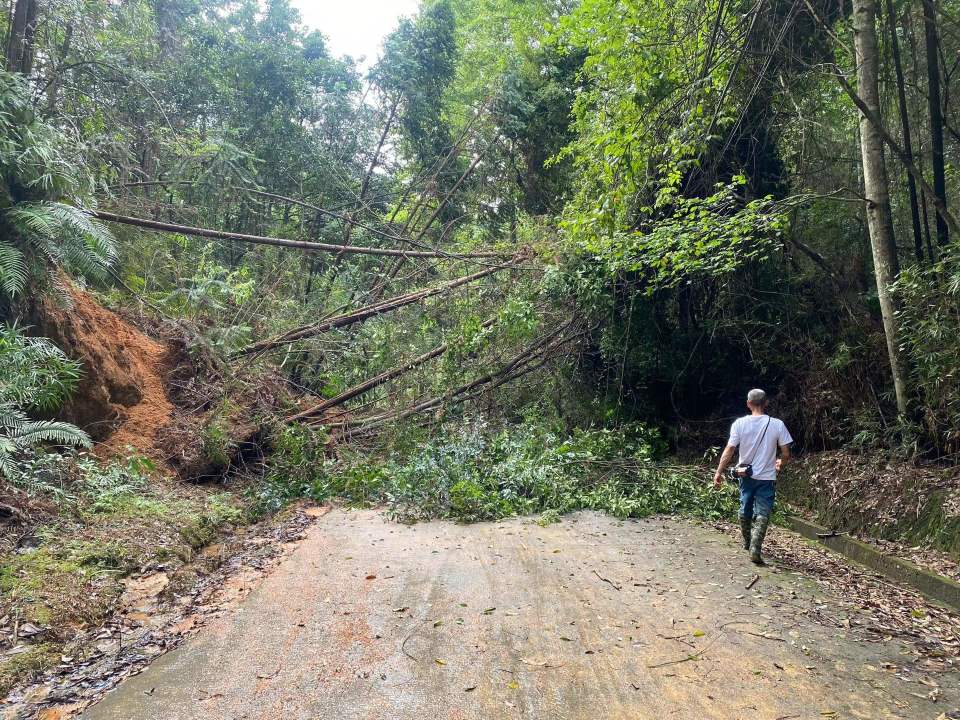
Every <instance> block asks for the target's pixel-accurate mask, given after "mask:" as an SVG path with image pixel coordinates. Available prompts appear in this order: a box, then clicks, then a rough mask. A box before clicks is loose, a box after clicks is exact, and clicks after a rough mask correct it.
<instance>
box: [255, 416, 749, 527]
mask: <svg viewBox="0 0 960 720" xmlns="http://www.w3.org/2000/svg"><path fill="white" fill-rule="evenodd" d="M315 447H317V442H316V438H311V437H309V436H308V435H305V434H304V433H303V431H293V430H286V431H285V432H283V434H282V436H281V438H280V440H279V445H278V447H277V450H278V453H277V456H276V457H277V458H278V461H277V462H276V463H275V464H274V465H273V467H272V468H271V471H270V473H269V475H268V478H267V481H266V482H265V483H264V484H263V485H262V486H260V487H259V488H258V490H257V494H258V500H259V502H260V503H261V504H262V505H264V506H265V507H268V508H269V507H278V506H280V505H281V504H282V503H284V502H285V501H287V500H288V499H290V498H292V497H301V496H306V497H310V498H313V499H315V500H318V501H325V500H329V499H330V498H336V497H340V498H345V499H346V500H347V501H349V502H351V503H353V504H356V505H360V506H370V505H381V504H382V505H384V506H385V507H386V508H387V510H388V512H389V514H390V515H391V516H392V517H394V518H395V519H397V520H400V521H402V522H415V521H418V520H428V519H431V518H450V519H455V520H458V521H462V522H474V521H478V520H498V519H501V518H504V517H507V516H509V515H516V514H521V515H530V514H539V515H541V517H542V518H543V519H544V521H545V522H549V521H550V518H557V517H559V515H561V514H565V513H568V512H572V511H574V510H583V509H590V510H602V511H605V512H609V513H611V514H613V515H616V516H617V517H645V516H647V515H651V514H654V513H688V514H692V515H695V516H697V517H702V518H706V519H719V518H722V517H727V516H729V515H730V514H731V513H732V512H734V511H735V508H736V497H735V493H733V492H732V491H730V492H725V493H717V492H714V491H712V490H710V489H709V488H708V486H707V485H706V484H705V483H704V482H703V480H702V478H701V477H699V475H698V474H697V473H696V471H695V470H691V469H690V468H683V467H674V466H670V465H669V464H666V463H665V462H664V461H663V457H662V456H663V453H664V450H665V449H666V445H665V443H664V442H663V440H662V439H661V438H660V437H659V434H658V433H657V432H655V431H651V430H648V429H646V428H644V427H643V426H638V425H630V426H627V427H623V428H621V429H619V430H606V429H603V430H578V431H575V432H573V433H572V434H570V435H566V436H564V435H562V434H560V433H559V432H558V431H557V430H555V429H552V428H550V426H549V425H548V424H546V423H544V421H543V420H542V419H540V418H538V417H536V416H532V415H531V416H528V417H526V418H525V421H524V423H523V424H521V425H517V426H514V427H512V428H508V429H502V430H496V429H494V428H491V427H490V426H489V425H488V424H487V423H485V422H483V421H478V420H468V421H467V422H466V424H464V425H463V426H461V427H459V428H456V429H451V430H449V431H446V432H444V433H442V434H440V435H437V436H434V437H431V438H430V439H429V441H428V442H424V438H423V434H422V433H417V432H414V433H411V434H408V435H406V436H404V437H402V438H398V439H397V441H396V445H395V446H394V447H393V449H392V450H391V451H390V452H389V453H388V454H387V455H386V456H385V458H384V459H383V460H382V461H381V462H378V463H376V464H372V463H371V462H370V458H369V457H368V456H366V455H363V454H357V453H350V454H348V455H347V456H346V457H344V458H341V459H339V460H336V461H334V460H332V459H325V458H324V457H323V456H322V455H316V454H314V453H313V452H312V450H311V448H315Z"/></svg>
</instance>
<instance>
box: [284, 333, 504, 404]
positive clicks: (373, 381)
mask: <svg viewBox="0 0 960 720" xmlns="http://www.w3.org/2000/svg"><path fill="white" fill-rule="evenodd" d="M494 322H495V319H490V320H487V321H486V322H485V323H483V325H481V327H482V328H484V329H486V328H489V327H491V326H492V325H493V324H494ZM449 349H450V344H449V343H443V344H442V345H438V346H437V347H435V348H433V350H430V351H428V352H425V353H424V354H423V355H419V356H417V357H415V358H413V359H412V360H409V361H407V362H405V363H403V364H402V365H397V366H396V367H393V368H391V369H390V370H385V371H384V372H382V373H380V374H379V375H375V376H374V377H372V378H370V379H369V380H364V381H363V382H362V383H359V384H358V385H354V386H353V387H351V388H348V389H347V390H344V391H343V392H342V393H340V394H339V395H337V396H336V397H332V398H330V399H328V400H324V401H323V402H322V403H319V404H317V405H314V406H313V407H311V408H307V409H306V410H303V411H301V412H298V413H297V414H296V415H291V416H290V417H288V418H286V422H298V421H301V420H307V419H310V418H315V417H318V416H322V415H323V413H324V412H326V411H327V410H329V409H331V408H335V407H339V406H341V405H343V404H344V403H346V402H349V401H350V400H353V399H354V398H356V397H360V396H361V395H364V394H366V393H368V392H370V391H371V390H373V389H375V388H378V387H380V386H381V385H383V384H384V383H387V382H389V381H390V380H393V378H395V377H399V376H400V375H403V374H404V373H406V372H408V371H410V370H413V369H414V368H417V367H420V366H421V365H423V364H424V363H426V362H429V361H430V360H433V359H434V358H436V357H440V356H441V355H443V354H444V353H445V352H446V351H447V350H449Z"/></svg>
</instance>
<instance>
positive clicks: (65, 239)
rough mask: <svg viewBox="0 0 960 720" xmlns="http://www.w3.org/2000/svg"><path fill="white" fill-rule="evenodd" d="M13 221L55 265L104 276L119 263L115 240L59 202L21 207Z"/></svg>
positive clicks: (80, 212) (78, 211) (11, 215)
mask: <svg viewBox="0 0 960 720" xmlns="http://www.w3.org/2000/svg"><path fill="white" fill-rule="evenodd" d="M7 218H8V219H9V221H10V222H11V223H12V224H13V225H14V226H15V227H16V228H17V229H18V230H20V232H21V233H22V234H23V235H24V237H25V238H26V239H27V240H28V241H29V242H30V243H31V245H33V247H34V248H36V249H37V250H38V251H40V252H41V253H42V254H43V255H45V256H46V257H47V259H48V260H49V261H50V262H51V263H53V264H54V265H61V264H69V265H71V266H72V267H73V268H75V269H76V270H78V271H79V272H81V273H83V274H86V275H92V276H102V275H103V274H104V272H105V271H106V269H107V268H108V267H109V266H110V265H111V263H113V261H114V260H115V259H116V247H115V244H114V241H113V236H112V235H111V234H110V231H109V230H107V228H106V227H105V226H104V225H103V224H101V223H99V222H97V221H96V220H94V219H93V218H91V217H90V215H89V214H87V213H86V212H85V211H83V210H81V209H80V208H76V207H73V206H72V205H67V204H65V203H57V202H38V203H21V204H20V205H17V206H16V207H14V208H11V209H10V210H8V211H7Z"/></svg>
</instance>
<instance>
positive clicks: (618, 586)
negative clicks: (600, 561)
mask: <svg viewBox="0 0 960 720" xmlns="http://www.w3.org/2000/svg"><path fill="white" fill-rule="evenodd" d="M593 574H594V575H596V576H597V577H598V578H600V579H601V580H603V581H604V582H605V583H608V584H609V585H610V587H612V588H613V589H614V590H622V589H623V588H622V587H621V586H620V585H617V584H616V583H615V582H614V581H613V580H610V579H608V578H605V577H604V576H603V575H601V574H600V573H598V572H597V571H596V570H594V571H593Z"/></svg>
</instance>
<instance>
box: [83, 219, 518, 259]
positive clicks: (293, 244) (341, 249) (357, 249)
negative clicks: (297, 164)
mask: <svg viewBox="0 0 960 720" xmlns="http://www.w3.org/2000/svg"><path fill="white" fill-rule="evenodd" d="M91 216H92V217H94V218H96V219H97V220H103V221H105V222H112V223H120V224H121V225H131V226H133V227H139V228H143V229H145V230H155V231H157V232H168V233H177V234H179V235H191V236H194V237H205V238H211V239H213V240H237V241H239V242H247V243H253V244H254V245H275V246H278V247H289V248H295V249H297V250H304V251H307V252H329V253H345V254H351V255H385V256H389V257H398V258H408V257H417V258H450V259H452V260H460V259H464V258H507V257H510V255H509V254H508V253H498V252H492V251H485V252H472V253H450V252H445V251H443V250H399V249H397V248H376V247H363V246H360V245H334V244H331V243H319V242H310V241H308V240H290V239H287V238H276V237H269V236H265V235H246V234H244V233H234V232H227V231H226V230H213V229H210V228H199V227H191V226H189V225H176V224H174V223H166V222H160V221H159V220H149V219H147V218H135V217H128V216H126V215H117V214H116V213H111V212H106V211H103V210H95V211H94V212H92V213H91Z"/></svg>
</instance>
